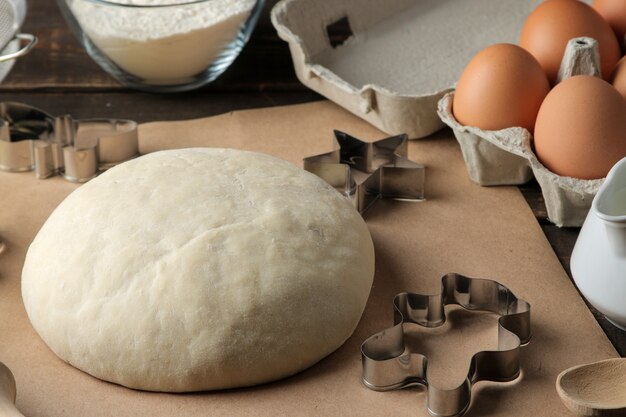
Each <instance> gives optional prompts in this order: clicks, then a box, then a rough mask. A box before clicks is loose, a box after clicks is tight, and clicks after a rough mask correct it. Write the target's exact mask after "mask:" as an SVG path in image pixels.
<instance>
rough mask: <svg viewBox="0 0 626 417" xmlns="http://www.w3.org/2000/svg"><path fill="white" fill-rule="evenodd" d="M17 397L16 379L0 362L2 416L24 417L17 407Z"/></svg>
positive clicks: (0, 413) (0, 411)
mask: <svg viewBox="0 0 626 417" xmlns="http://www.w3.org/2000/svg"><path fill="white" fill-rule="evenodd" d="M15 396H16V389H15V378H14V377H13V374H12V373H11V371H10V370H9V368H7V367H6V365H5V364H3V363H2V362H0V416H2V417H24V415H23V414H22V413H20V412H19V410H18V409H17V408H16V407H15Z"/></svg>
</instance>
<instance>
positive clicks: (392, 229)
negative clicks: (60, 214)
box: [0, 102, 617, 417]
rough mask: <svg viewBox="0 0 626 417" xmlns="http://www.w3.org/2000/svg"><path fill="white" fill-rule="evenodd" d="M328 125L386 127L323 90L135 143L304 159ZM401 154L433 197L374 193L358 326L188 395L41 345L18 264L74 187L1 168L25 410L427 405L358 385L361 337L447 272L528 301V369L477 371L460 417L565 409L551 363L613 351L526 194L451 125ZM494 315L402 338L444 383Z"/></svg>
mask: <svg viewBox="0 0 626 417" xmlns="http://www.w3.org/2000/svg"><path fill="white" fill-rule="evenodd" d="M173 110H175V109H173ZM332 129H341V130H345V131H347V132H349V133H351V134H353V135H355V136H357V137H360V138H362V139H364V140H375V139H379V138H382V137H384V136H385V135H384V134H382V133H381V132H380V131H377V130H376V129H374V128H373V127H371V126H369V125H368V124H367V123H365V122H363V121H361V120H359V119H358V118H356V117H355V116H353V115H351V114H349V113H348V112H347V111H345V110H342V109H340V108H339V107H337V106H336V105H334V104H332V103H330V102H319V103H312V104H305V105H298V106H291V107H279V108H271V109H262V110H251V111H242V112H234V113H229V114H225V115H222V116H218V117H212V118H208V119H203V120H195V121H187V122H166V123H151V124H146V125H143V126H141V131H140V133H141V151H142V152H144V153H145V152H151V151H156V150H159V149H166V148H177V147H191V146H221V147H233V148H242V149H249V150H255V151H261V152H266V153H270V154H273V155H276V156H279V157H282V158H284V159H286V160H288V161H291V162H292V163H294V164H297V165H299V166H301V160H302V158H303V157H305V156H309V155H314V154H318V153H322V152H327V151H329V150H330V149H331V138H332ZM409 156H410V157H411V158H412V159H413V160H415V161H419V162H422V163H424V164H426V165H427V166H428V174H427V197H428V200H427V201H425V202H421V203H409V202H395V201H382V202H380V203H378V204H377V205H376V206H375V207H374V208H373V209H371V211H369V212H368V214H367V215H366V219H367V222H368V225H369V227H370V230H371V233H372V236H373V239H374V242H375V246H376V277H375V280H374V285H373V288H372V293H371V296H370V299H369V302H368V305H367V308H366V311H365V313H364V315H363V318H362V320H361V323H360V324H359V326H358V328H357V330H356V332H355V334H354V335H353V337H352V338H350V339H349V340H348V342H347V343H346V344H345V345H344V346H343V347H342V348H340V349H339V350H338V351H337V352H335V353H333V354H332V355H330V356H329V357H327V358H325V359H323V360H322V361H321V362H319V363H318V364H317V365H315V366H313V367H312V368H310V369H308V370H306V371H304V372H302V373H300V374H298V375H295V376H293V377H291V378H288V379H285V380H282V381H279V382H276V383H272V384H267V385H264V386H260V387H256V388H249V389H241V390H230V391H223V392H212V393H199V394H187V395H172V394H162V393H146V392H139V391H133V390H130V389H126V388H123V387H120V386H117V385H114V384H110V383H106V382H102V381H99V380H97V379H95V378H93V377H91V376H89V375H87V374H85V373H83V372H81V371H78V370H76V369H74V368H72V367H71V366H70V365H67V364H65V363H64V362H62V361H61V360H60V359H58V358H57V357H56V356H55V355H54V354H53V353H52V352H51V351H50V350H49V349H48V348H47V347H46V345H45V344H44V343H43V341H42V340H41V339H40V338H39V337H38V335H37V334H36V333H35V331H34V330H33V328H32V327H31V326H30V324H29V322H28V318H27V316H26V313H25V311H24V308H23V305H22V301H21V296H20V272H21V268H22V264H23V260H24V256H25V252H26V249H27V247H28V245H29V243H30V241H31V240H32V239H33V237H34V236H35V234H36V233H37V230H38V229H39V227H40V226H41V225H42V223H43V222H44V221H45V219H46V217H47V216H48V215H49V213H50V212H51V211H52V210H53V209H54V208H55V206H56V205H57V204H58V203H59V202H60V201H61V200H62V199H63V198H64V197H65V196H66V195H67V194H68V193H70V192H71V191H72V190H73V189H74V188H75V187H76V186H75V185H73V184H70V183H68V182H66V181H64V180H61V179H59V178H54V179H49V180H36V179H35V177H34V175H33V174H32V173H25V174H9V173H0V204H1V210H0V235H1V236H2V237H3V238H4V239H5V240H6V242H7V244H8V249H7V251H6V252H5V253H4V254H2V255H0V361H2V362H4V363H6V364H7V365H8V366H9V368H11V370H12V371H13V373H14V374H15V377H16V380H17V384H18V398H17V404H18V407H19V408H20V409H21V410H22V411H23V413H24V414H25V415H27V416H28V417H44V416H45V417H58V416H88V417H98V416H151V417H157V416H218V415H219V416H237V417H238V416H254V417H259V416H391V415H393V416H396V417H399V416H412V417H413V416H426V415H427V412H426V408H425V404H424V401H425V395H424V391H423V389H420V388H414V389H408V390H404V391H398V392H383V393H380V392H373V391H370V390H368V389H367V388H365V387H364V386H363V385H362V384H361V382H360V374H361V360H360V353H359V346H360V344H361V342H362V341H363V340H364V339H365V338H366V337H368V336H370V335H371V334H373V333H375V332H377V331H380V330H382V329H383V328H386V327H388V326H390V325H391V320H392V298H393V296H394V295H395V294H396V293H397V292H401V291H414V292H425V293H436V292H438V291H439V288H440V277H441V276H442V275H443V274H445V273H447V272H452V271H454V272H460V273H463V274H466V275H469V276H475V277H484V278H494V279H497V280H499V281H500V282H502V283H504V284H505V285H507V286H509V287H510V288H511V289H512V290H513V291H514V292H515V293H516V295H518V296H519V297H521V298H524V299H526V300H527V301H529V302H530V303H531V305H532V320H533V323H532V326H533V339H532V341H531V343H530V345H528V346H527V347H525V348H524V349H523V368H524V369H523V376H522V377H521V378H520V379H518V380H517V381H515V382H513V383H507V384H490V383H480V384H479V385H478V386H477V387H476V389H475V390H474V394H475V395H474V399H473V404H472V408H471V409H470V411H469V413H468V414H467V415H468V416H555V415H567V413H568V412H567V410H566V409H565V408H564V407H563V406H562V405H561V403H560V401H559V399H558V397H557V394H556V391H555V389H554V382H555V378H556V376H557V374H558V373H559V372H560V371H562V370H563V369H565V368H567V367H570V366H573V365H575V364H579V363H583V362H590V361H595V360H600V359H605V358H609V357H615V356H617V354H616V352H615V350H614V348H613V347H612V346H611V344H610V343H609V341H608V340H607V339H606V337H605V336H604V334H603V333H602V331H601V329H600V327H599V326H598V325H597V323H596V322H595V320H594V318H593V316H592V315H591V313H590V312H589V310H588V309H587V308H586V306H585V305H584V303H583V301H582V299H581V298H580V297H579V295H578V293H577V292H576V290H575V289H574V287H573V285H572V284H571V282H570V281H569V279H568V277H567V276H566V274H565V272H564V271H563V269H562V267H561V266H560V264H559V262H558V260H557V258H556V256H555V255H554V253H553V251H552V249H551V248H550V246H549V244H548V242H547V241H546V239H545V237H544V235H543V233H542V231H541V229H540V227H539V225H538V224H537V222H536V220H535V218H534V216H533V214H532V212H531V211H530V209H529V208H528V206H527V204H526V202H525V201H524V199H523V198H522V196H521V194H520V193H519V191H518V190H517V189H516V188H512V187H497V188H483V187H480V186H478V185H475V184H473V183H472V182H471V181H470V180H469V178H468V176H467V173H466V170H465V165H464V163H463V159H462V157H461V152H460V150H459V148H458V145H457V143H456V142H455V141H454V139H453V137H452V133H451V132H449V131H444V132H442V133H439V134H438V135H436V136H435V137H433V138H429V139H426V140H423V141H419V142H412V143H411V144H410V146H409ZM164 175H167V173H164ZM181 221H184V219H181ZM64 238H66V237H65V236H59V239H64ZM42 262H45V260H42ZM495 323H496V317H493V316H492V315H490V314H476V313H474V314H471V313H466V312H464V311H463V310H458V309H452V311H451V312H450V315H449V321H448V323H447V324H446V325H445V326H444V327H442V328H439V329H435V330H431V331H424V330H415V331H414V332H412V334H411V337H410V343H412V344H413V345H415V346H416V347H419V348H420V349H422V350H423V351H424V352H425V353H427V354H428V355H430V358H431V375H430V376H431V381H432V382H433V383H435V384H437V385H440V386H442V387H445V386H450V387H451V386H454V385H455V384H457V383H459V382H460V380H461V379H462V378H463V375H464V374H465V373H466V372H467V367H468V361H469V358H470V357H471V355H472V354H473V353H474V352H475V351H476V350H482V349H489V348H494V347H495V346H496V343H497V341H496V335H497V330H496V326H495ZM84 325H86V326H88V325H89V323H85V324H84Z"/></svg>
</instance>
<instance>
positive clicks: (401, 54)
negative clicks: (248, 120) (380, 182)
mask: <svg viewBox="0 0 626 417" xmlns="http://www.w3.org/2000/svg"><path fill="white" fill-rule="evenodd" d="M540 2H541V0H473V1H466V0H446V1H441V0H389V1H384V2H383V1H380V0H333V1H313V0H282V1H281V2H279V3H278V4H277V5H276V6H275V7H274V9H273V10H272V22H273V24H274V26H275V27H276V29H277V31H278V34H279V36H280V37H281V38H282V39H284V40H286V41H287V42H288V43H289V46H290V50H291V53H292V58H293V63H294V67H295V70H296V74H297V76H298V78H299V79H300V81H301V82H302V83H303V84H304V85H306V86H307V87H309V88H311V89H313V90H315V91H317V92H318V93H320V94H322V95H324V96H326V97H327V98H328V99H330V100H332V101H334V102H336V103H337V104H339V105H340V106H342V107H345V108H346V109H347V110H349V111H351V112H352V113H354V114H355V115H357V116H359V117H361V118H362V119H364V120H366V121H368V122H369V123H371V124H373V125H374V126H376V127H377V128H379V129H381V130H382V131H384V132H386V133H388V134H390V135H397V134H402V133H407V134H408V135H409V137H410V138H412V139H415V138H421V137H424V136H427V135H429V134H431V133H433V132H435V131H437V130H439V129H440V128H441V127H443V123H442V122H441V120H440V119H439V117H438V116H437V102H438V101H439V99H441V98H442V97H443V95H444V94H445V93H447V92H449V91H450V90H451V89H452V88H453V87H454V85H455V83H456V81H457V80H458V78H459V76H460V75H461V72H462V71H463V69H464V68H465V66H466V65H467V63H468V62H469V61H470V59H471V58H472V56H474V55H475V54H476V53H477V52H478V51H480V50H481V49H483V48H485V47H487V46H488V45H491V44H494V43H502V42H508V43H517V41H518V37H519V33H520V31H521V28H522V25H523V24H524V21H525V20H526V16H527V15H528V14H529V13H530V12H531V11H532V10H533V9H534V8H535V7H536V6H537V5H538V4H539V3H540ZM588 2H589V1H588Z"/></svg>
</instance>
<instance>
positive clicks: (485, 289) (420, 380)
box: [361, 274, 530, 417]
mask: <svg viewBox="0 0 626 417" xmlns="http://www.w3.org/2000/svg"><path fill="white" fill-rule="evenodd" d="M393 304H394V326H393V327H391V328H389V329H387V330H384V331H382V332H380V333H377V334H375V335H373V336H371V337H370V338H369V339H367V340H366V341H365V342H363V344H362V345H361V357H362V360H363V382H364V383H365V385H366V386H367V387H368V388H370V389H373V390H376V391H390V390H396V389H401V388H405V387H407V386H411V385H415V384H422V385H426V386H427V387H428V412H429V413H430V415H432V416H437V417H443V416H446V417H451V416H460V415H462V414H464V413H465V412H466V411H467V409H468V408H469V406H470V400H471V389H472V386H473V385H474V384H475V383H476V382H478V381H496V382H507V381H512V380H514V379H516V378H517V377H518V376H519V374H520V357H519V354H520V346H521V345H524V344H527V343H528V342H529V341H530V305H529V304H528V303H527V302H526V301H524V300H521V299H518V298H517V297H515V295H514V294H513V293H512V292H511V291H510V290H509V289H508V288H506V287H505V286H504V285H502V284H499V283H497V282H495V281H491V280H485V279H473V278H468V277H465V276H463V275H459V274H448V275H446V276H444V277H443V278H442V292H441V294H438V295H421V294H412V293H401V294H398V295H396V297H395V298H394V300H393ZM451 304H456V305H459V306H461V307H463V308H464V309H466V310H471V311H490V312H492V313H496V314H498V315H500V316H501V317H500V318H499V319H498V350H497V351H483V352H478V353H476V354H475V355H474V356H473V357H472V360H471V362H470V367H469V371H468V373H467V378H466V379H465V380H464V381H463V382H461V384H460V385H458V386H457V387H456V388H454V389H451V390H444V389H439V388H437V387H435V386H433V385H431V384H429V382H428V377H427V371H428V359H427V358H426V356H424V355H421V354H419V353H417V352H412V351H411V350H410V349H409V348H407V346H406V345H405V341H404V326H405V325H406V324H407V323H415V324H417V325H420V326H423V327H431V328H432V327H438V326H441V325H442V324H443V323H445V321H446V315H445V310H444V307H445V306H446V305H451Z"/></svg>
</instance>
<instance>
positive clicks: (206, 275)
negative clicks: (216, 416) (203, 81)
mask: <svg viewBox="0 0 626 417" xmlns="http://www.w3.org/2000/svg"><path fill="white" fill-rule="evenodd" d="M373 274H374V248H373V244H372V240H371V237H370V235H369V232H368V229H367V226H366V225H365V223H364V222H363V220H362V219H361V217H360V216H359V215H358V213H357V212H356V211H355V210H354V209H353V208H352V207H351V204H350V203H349V202H348V200H346V199H345V198H344V197H342V196H341V195H340V194H339V193H337V192H336V191H335V190H334V189H333V188H331V187H330V186H328V185H327V184H326V183H324V182H323V181H322V180H320V179H319V178H317V177H316V176H314V175H312V174H309V173H308V172H305V171H303V170H301V169H299V168H297V167H295V166H293V165H291V164H289V163H287V162H285V161H282V160H279V159H276V158H274V157H271V156H268V155H263V154H258V153H253V152H244V151H237V150H229V149H183V150H174V151H163V152H157V153H153V154H149V155H146V156H143V157H141V158H138V159H135V160H133V161H130V162H127V163H124V164H122V165H120V166H118V167H115V168H113V169H111V170H109V171H108V172H106V173H105V174H103V175H101V176H100V177H98V178H96V179H94V180H92V181H90V182H89V183H87V184H85V185H83V186H82V187H80V188H79V189H77V190H76V191H74V192H73V193H72V194H71V195H70V196H69V197H67V198H66V199H65V201H63V202H62V203H61V205H59V207H58V208H57V209H56V210H55V211H54V212H53V213H52V215H51V216H50V218H49V219H48V220H47V221H46V223H45V224H44V226H43V227H42V229H41V230H40V232H39V234H38V235H37V237H36V238H35V240H34V241H33V243H32V245H31V246H30V248H29V250H28V254H27V256H26V261H25V265H24V270H23V276H22V296H23V299H24V304H25V307H26V310H27V312H28V316H29V318H30V320H31V322H32V324H33V326H34V328H35V329H36V330H37V332H38V333H39V334H40V335H41V337H42V338H43V340H44V341H45V342H46V343H47V344H48V346H50V348H51V349H52V350H53V351H54V352H55V353H56V354H57V355H59V356H60V357H61V358H62V359H64V360H66V361H67V362H69V363H70V364H72V365H74V366H76V367H77V368H79V369H82V370H83V371H85V372H88V373H90V374H91V375H94V376H96V377H98V378H101V379H104V380H108V381H112V382H115V383H118V384H122V385H125V386H127V387H131V388H137V389H143V390H151V391H172V392H183V391H198V390H212V389H221V388H230V387H241V386H248V385H254V384H259V383H263V382H267V381H272V380H275V379H279V378H283V377H286V376H288V375H291V374H294V373H296V372H298V371H300V370H302V369H305V368H307V367H309V366H311V365H313V364H314V363H316V362H317V361H319V360H320V359H322V358H323V357H324V356H326V355H328V354H329V353H331V352H332V351H334V350H335V349H337V348H338V347H339V346H341V345H342V344H343V343H344V342H345V341H346V339H347V338H348V337H349V336H350V335H351V334H352V332H353V331H354V329H355V327H356V325H357V323H358V321H359V319H360V317H361V314H362V312H363V309H364V307H365V303H366V301H367V298H368V295H369V292H370V287H371V284H372V279H373ZM355 355H357V353H356V352H355ZM355 358H356V356H355Z"/></svg>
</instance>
